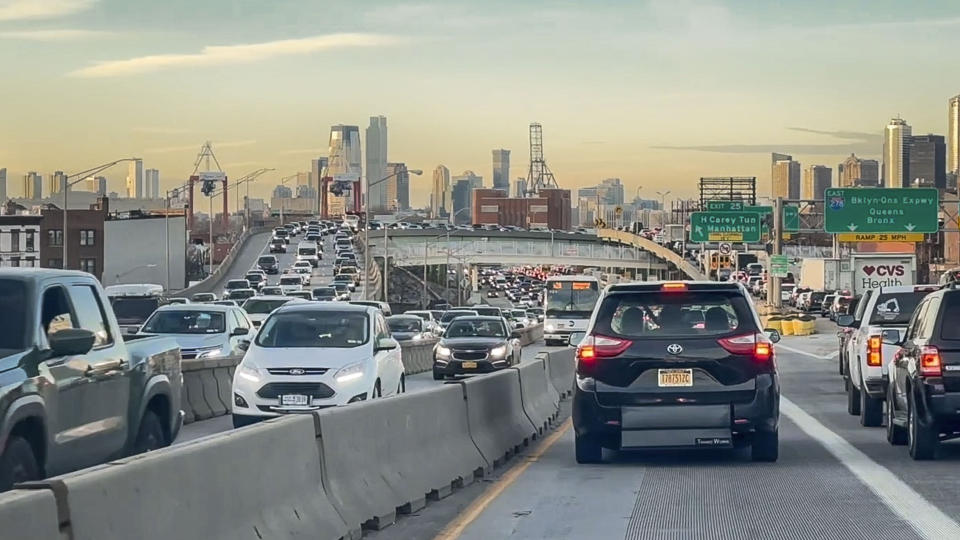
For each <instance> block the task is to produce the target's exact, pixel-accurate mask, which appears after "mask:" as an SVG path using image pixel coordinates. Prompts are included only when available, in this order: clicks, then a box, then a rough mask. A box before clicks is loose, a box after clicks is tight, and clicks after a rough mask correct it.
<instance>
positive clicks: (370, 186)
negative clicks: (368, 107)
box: [366, 116, 392, 210]
mask: <svg viewBox="0 0 960 540" xmlns="http://www.w3.org/2000/svg"><path fill="white" fill-rule="evenodd" d="M366 135H367V143H366V144H367V157H366V160H367V183H366V186H367V201H368V204H369V205H370V208H371V209H374V208H375V209H377V210H385V209H386V208H387V207H388V206H389V204H388V203H389V200H388V197H387V183H386V181H384V182H380V183H379V184H378V183H376V182H377V181H378V180H380V179H382V178H384V177H385V176H387V175H388V174H390V173H389V172H387V171H386V167H387V118H386V117H385V116H371V117H370V126H369V127H367V133H366ZM391 180H392V179H391Z"/></svg>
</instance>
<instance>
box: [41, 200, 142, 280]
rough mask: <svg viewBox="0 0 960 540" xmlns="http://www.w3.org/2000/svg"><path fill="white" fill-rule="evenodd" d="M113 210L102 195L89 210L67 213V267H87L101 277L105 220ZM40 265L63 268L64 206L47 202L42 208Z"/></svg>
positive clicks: (85, 270)
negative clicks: (59, 206) (61, 207)
mask: <svg viewBox="0 0 960 540" xmlns="http://www.w3.org/2000/svg"><path fill="white" fill-rule="evenodd" d="M109 211H110V207H109V199H107V198H106V197H101V198H99V199H97V203H95V204H93V205H91V208H90V209H89V210H70V211H69V213H68V214H67V235H66V242H67V257H68V258H69V260H68V261H67V268H68V269H70V270H83V271H84V272H88V273H90V274H93V275H94V277H96V278H97V279H101V277H102V276H103V266H104V256H103V244H104V235H103V230H104V226H103V223H104V221H105V220H106V217H107V214H108V213H109ZM40 215H41V217H42V219H41V221H40V265H41V266H43V267H44V268H63V242H64V234H63V210H61V209H60V208H58V207H56V206H54V205H46V206H45V207H42V208H41V209H40ZM129 240H130V241H131V242H149V241H150V240H151V239H149V238H131V239H129Z"/></svg>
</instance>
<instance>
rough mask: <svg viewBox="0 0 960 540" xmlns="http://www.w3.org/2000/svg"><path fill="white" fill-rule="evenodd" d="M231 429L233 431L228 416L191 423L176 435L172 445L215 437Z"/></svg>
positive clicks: (231, 422)
mask: <svg viewBox="0 0 960 540" xmlns="http://www.w3.org/2000/svg"><path fill="white" fill-rule="evenodd" d="M231 429H233V419H232V418H231V416H230V415H229V414H228V415H226V416H217V417H215V418H208V419H206V420H201V421H199V422H192V423H190V424H187V425H185V426H183V427H182V428H181V429H180V434H179V435H177V440H176V441H174V444H175V445H176V444H183V443H185V442H190V441H193V440H196V439H199V438H200V437H206V436H207V435H216V434H217V433H223V432H225V431H230V430H231Z"/></svg>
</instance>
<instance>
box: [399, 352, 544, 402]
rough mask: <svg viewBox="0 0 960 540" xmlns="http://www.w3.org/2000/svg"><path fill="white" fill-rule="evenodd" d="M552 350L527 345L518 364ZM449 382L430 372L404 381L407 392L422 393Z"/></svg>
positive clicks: (411, 376)
mask: <svg viewBox="0 0 960 540" xmlns="http://www.w3.org/2000/svg"><path fill="white" fill-rule="evenodd" d="M553 349H556V347H547V346H546V345H544V344H543V342H542V341H538V342H536V343H532V344H530V345H527V346H526V347H523V348H522V349H521V350H520V363H521V364H525V363H527V362H530V361H533V359H534V358H536V357H537V353H540V352H542V351H548V350H553ZM483 375H485V374H482V373H481V374H477V375H462V376H458V377H456V380H461V381H462V380H464V379H468V378H470V377H482V376H483ZM449 381H451V379H447V380H446V381H435V380H433V372H432V371H427V372H424V373H417V374H414V375H407V379H406V382H407V392H422V391H424V390H429V389H431V388H436V387H437V386H438V385H442V384H444V382H449Z"/></svg>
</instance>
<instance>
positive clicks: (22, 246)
mask: <svg viewBox="0 0 960 540" xmlns="http://www.w3.org/2000/svg"><path fill="white" fill-rule="evenodd" d="M41 219H42V218H41V217H40V216H38V215H31V214H17V215H0V267H27V268H36V267H39V266H40V244H39V239H40V220H41Z"/></svg>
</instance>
